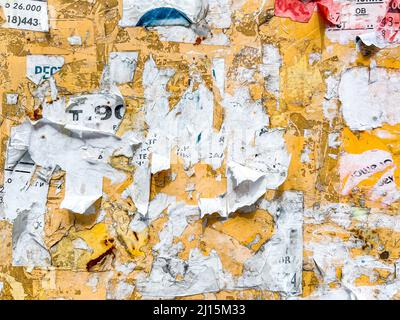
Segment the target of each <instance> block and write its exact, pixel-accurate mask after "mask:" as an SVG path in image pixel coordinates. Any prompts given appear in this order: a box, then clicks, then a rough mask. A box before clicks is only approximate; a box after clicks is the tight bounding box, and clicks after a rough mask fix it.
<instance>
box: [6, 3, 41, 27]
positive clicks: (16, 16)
mask: <svg viewBox="0 0 400 320" xmlns="http://www.w3.org/2000/svg"><path fill="white" fill-rule="evenodd" d="M0 6H1V8H2V9H3V12H4V18H5V20H6V21H5V23H4V24H3V25H2V27H3V28H12V29H21V30H31V31H41V32H48V31H49V17H48V13H47V0H23V1H19V0H0Z"/></svg>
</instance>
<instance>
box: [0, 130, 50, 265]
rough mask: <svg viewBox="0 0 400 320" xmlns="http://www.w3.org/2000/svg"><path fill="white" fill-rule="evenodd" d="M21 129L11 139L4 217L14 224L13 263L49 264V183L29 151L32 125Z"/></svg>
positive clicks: (5, 172)
mask: <svg viewBox="0 0 400 320" xmlns="http://www.w3.org/2000/svg"><path fill="white" fill-rule="evenodd" d="M21 129H22V130H21V131H19V130H18V127H14V128H13V129H12V133H11V139H10V140H9V145H8V151H7V162H6V166H5V171H4V185H3V186H2V187H1V189H2V192H1V197H2V202H1V204H0V209H1V212H0V218H3V219H6V220H7V221H9V222H11V223H12V224H13V234H12V246H13V265H14V266H31V267H33V266H40V267H46V266H49V265H50V255H49V253H48V251H47V249H46V247H45V244H44V241H43V239H44V218H45V214H46V212H47V208H46V204H47V195H48V191H49V183H48V181H44V180H42V179H40V177H39V175H37V174H36V164H35V162H33V161H32V159H31V158H30V156H29V153H28V147H29V131H28V127H27V126H24V125H22V126H21Z"/></svg>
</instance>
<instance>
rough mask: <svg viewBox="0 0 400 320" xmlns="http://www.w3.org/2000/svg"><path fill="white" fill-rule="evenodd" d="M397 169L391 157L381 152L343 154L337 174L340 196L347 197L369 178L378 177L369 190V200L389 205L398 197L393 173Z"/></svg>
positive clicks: (387, 153)
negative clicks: (338, 173)
mask: <svg viewBox="0 0 400 320" xmlns="http://www.w3.org/2000/svg"><path fill="white" fill-rule="evenodd" d="M396 169H397V167H396V165H395V163H394V161H393V157H392V155H391V154H390V153H389V152H386V151H383V150H370V151H366V152H364V153H362V154H343V155H341V157H340V164H339V172H340V180H341V186H342V187H341V194H342V195H348V194H350V193H351V192H352V191H353V189H354V188H356V187H358V186H360V185H361V184H362V183H363V182H365V181H367V180H368V179H370V178H371V177H379V179H378V180H377V182H376V183H375V184H374V185H373V186H372V188H370V189H369V190H368V191H369V198H370V199H371V200H372V201H378V200H381V202H382V203H384V204H388V205H389V204H391V203H393V202H395V201H396V200H397V199H398V198H399V197H400V192H399V189H398V188H397V185H396V183H395V175H394V172H395V170H396Z"/></svg>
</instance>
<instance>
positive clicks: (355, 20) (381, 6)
mask: <svg viewBox="0 0 400 320" xmlns="http://www.w3.org/2000/svg"><path fill="white" fill-rule="evenodd" d="M336 2H337V3H338V4H339V8H338V9H339V11H338V12H339V16H340V23H336V24H335V25H333V26H329V27H328V28H327V30H326V33H327V35H328V37H329V38H330V39H331V40H333V41H337V42H340V43H343V44H344V43H348V42H349V41H354V40H356V39H360V40H361V41H362V42H363V43H364V44H365V45H366V46H368V47H371V46H374V47H376V48H379V49H383V48H386V47H391V46H393V45H397V42H398V40H399V39H398V33H399V27H400V12H399V2H398V1H397V0H383V1H380V0H379V1H378V0H373V1H361V0H357V1H348V0H343V1H337V0H336Z"/></svg>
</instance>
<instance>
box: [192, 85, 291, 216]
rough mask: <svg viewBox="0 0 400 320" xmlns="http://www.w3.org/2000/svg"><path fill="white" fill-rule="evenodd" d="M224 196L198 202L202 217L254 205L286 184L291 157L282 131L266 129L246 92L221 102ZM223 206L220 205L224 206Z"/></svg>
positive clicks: (264, 118)
mask: <svg viewBox="0 0 400 320" xmlns="http://www.w3.org/2000/svg"><path fill="white" fill-rule="evenodd" d="M223 105H224V108H225V112H226V113H225V121H224V124H223V129H224V132H225V135H226V137H225V139H226V146H227V151H226V153H227V154H226V160H227V168H226V177H227V182H228V184H227V192H226V193H225V194H224V195H221V196H220V197H219V198H216V199H213V200H212V199H204V198H202V199H200V204H199V205H200V208H201V212H202V216H204V215H206V214H213V213H215V212H213V210H215V208H217V207H219V210H218V211H217V212H218V213H219V214H220V215H221V216H223V217H228V216H229V214H231V213H233V212H235V211H237V210H239V209H242V208H245V207H247V206H251V205H253V204H254V203H255V202H256V201H257V200H258V199H259V198H260V197H262V196H263V195H264V194H265V193H266V192H267V190H269V189H270V190H271V189H276V188H278V187H279V186H280V185H281V184H282V183H284V181H285V180H286V177H287V173H288V168H289V165H290V161H291V156H290V154H289V153H288V151H287V149H286V143H285V140H284V138H283V133H284V132H283V130H278V129H269V128H268V125H269V118H268V116H267V115H266V114H265V113H264V111H263V107H262V105H261V103H260V101H255V102H254V101H252V100H251V98H250V96H249V92H248V91H246V89H245V88H243V89H240V90H238V91H237V92H236V93H235V95H234V96H230V95H226V97H225V99H224V102H223ZM224 203H225V205H222V204H224Z"/></svg>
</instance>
